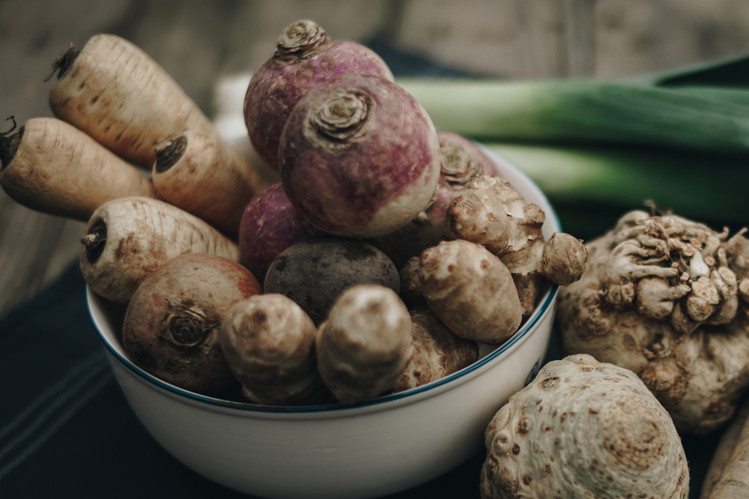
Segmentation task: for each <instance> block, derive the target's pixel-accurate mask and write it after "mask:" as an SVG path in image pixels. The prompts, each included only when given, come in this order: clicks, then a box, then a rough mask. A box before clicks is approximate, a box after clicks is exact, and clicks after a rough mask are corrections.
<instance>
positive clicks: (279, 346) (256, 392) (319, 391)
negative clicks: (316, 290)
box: [219, 293, 327, 405]
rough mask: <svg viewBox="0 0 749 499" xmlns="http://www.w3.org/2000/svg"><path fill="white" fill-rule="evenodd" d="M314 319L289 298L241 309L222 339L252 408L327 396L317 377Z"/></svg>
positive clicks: (260, 299) (257, 300) (251, 302)
mask: <svg viewBox="0 0 749 499" xmlns="http://www.w3.org/2000/svg"><path fill="white" fill-rule="evenodd" d="M316 331H317V329H316V328H315V324H314V323H313V322H312V319H310V317H309V316H308V315H307V314H306V313H305V312H304V310H302V309H301V307H299V305H297V304H296V303H295V302H294V301H292V300H291V299H290V298H287V297H286V296H284V295H281V294H276V293H269V294H263V295H255V296H251V297H250V298H248V299H246V300H242V301H240V302H238V303H236V304H235V305H234V306H233V307H232V308H231V310H229V312H228V313H227V315H226V316H225V317H224V318H223V320H222V324H221V328H220V330H219V339H220V340H221V346H222V348H223V351H224V356H225V357H226V360H227V362H228V363H229V367H230V368H231V370H232V372H233V373H234V375H235V376H236V377H237V379H239V382H240V383H241V384H242V393H243V394H244V396H245V397H246V398H247V399H249V400H251V401H252V402H255V403H258V404H266V405H297V404H306V403H316V402H320V401H322V400H323V398H324V395H325V394H326V393H327V392H326V390H325V389H324V386H323V384H322V381H321V380H320V377H319V375H318V373H317V361H316V356H315V350H314V345H315V334H316Z"/></svg>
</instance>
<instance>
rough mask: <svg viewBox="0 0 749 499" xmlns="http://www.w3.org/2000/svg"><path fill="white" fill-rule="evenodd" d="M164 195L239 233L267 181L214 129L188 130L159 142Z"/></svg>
mask: <svg viewBox="0 0 749 499" xmlns="http://www.w3.org/2000/svg"><path fill="white" fill-rule="evenodd" d="M151 179H152V181H153V185H154V189H155V190H156V193H157V194H158V196H159V198H161V199H164V200H166V201H169V202H170V203H172V204H173V205H175V206H179V207H180V208H182V209H184V210H185V211H188V212H190V213H192V214H193V215H196V216H198V217H200V218H202V219H203V220H205V221H206V222H208V223H210V224H211V225H213V226H214V227H216V228H218V229H220V230H222V231H223V232H225V233H227V234H229V235H231V236H235V237H236V235H237V234H238V232H239V221H240V219H241V218H242V213H243V212H244V209H245V207H246V206H247V203H248V202H249V201H250V199H252V197H253V196H254V195H255V193H257V192H258V191H260V190H262V189H263V187H265V182H264V181H263V180H262V178H261V177H260V175H259V174H258V173H257V171H255V170H254V169H253V168H248V166H247V162H246V161H244V160H243V159H242V158H241V157H240V156H239V155H238V154H236V153H235V152H234V150H232V149H227V148H226V147H223V146H222V143H221V142H220V141H219V140H218V137H217V136H216V135H214V134H205V133H199V132H195V131H192V130H185V131H183V132H181V133H178V134H176V135H174V136H172V137H168V138H166V139H164V140H162V141H160V142H158V143H157V144H156V162H155V163H154V165H153V170H152V173H151Z"/></svg>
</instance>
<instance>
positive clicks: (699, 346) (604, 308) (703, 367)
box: [557, 210, 749, 433]
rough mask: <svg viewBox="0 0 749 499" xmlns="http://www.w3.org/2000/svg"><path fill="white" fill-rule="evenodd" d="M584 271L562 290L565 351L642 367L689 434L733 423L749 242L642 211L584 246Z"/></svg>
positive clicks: (745, 376)
mask: <svg viewBox="0 0 749 499" xmlns="http://www.w3.org/2000/svg"><path fill="white" fill-rule="evenodd" d="M586 246H587V251H588V262H587V269H586V270H585V273H584V274H583V276H582V278H581V279H580V280H578V281H577V282H574V283H572V284H570V285H569V286H566V287H563V288H561V289H560V294H559V304H558V312H557V313H558V322H559V330H560V334H561V338H562V346H563V349H564V351H565V352H567V353H588V354H591V355H593V356H594V357H596V358H597V359H598V360H600V361H605V362H611V363H614V364H617V365H620V366H622V367H626V368H628V369H630V370H632V371H634V372H635V373H636V374H638V375H639V376H640V377H641V378H642V380H643V381H644V382H645V384H646V385H647V386H648V388H650V389H651V390H652V391H653V393H654V394H655V395H656V397H657V398H658V399H659V400H660V401H661V403H662V404H663V405H664V406H665V407H666V409H667V410H668V411H669V413H670V414H671V416H672V417H673V419H674V423H675V424H676V427H677V428H678V429H679V430H680V431H683V432H691V433H706V432H709V431H711V430H713V429H715V428H717V427H718V426H720V425H721V424H722V423H724V422H725V421H727V420H728V419H729V418H730V417H731V415H732V414H733V412H734V410H735V406H736V400H737V399H738V398H739V397H740V396H741V395H742V394H743V393H744V392H745V390H746V388H747V386H748V385H749V314H747V310H749V294H748V293H747V291H749V240H748V239H746V238H745V237H744V231H743V230H742V231H740V232H739V233H737V234H735V235H734V236H732V237H729V233H728V230H727V229H726V230H724V231H722V232H720V233H718V232H716V231H714V230H712V229H710V228H709V227H707V226H706V225H704V224H701V223H698V222H694V221H691V220H687V219H685V218H683V217H679V216H676V215H673V214H666V215H660V216H656V215H650V214H648V213H647V212H645V211H641V210H636V211H632V212H629V213H627V214H625V215H624V216H622V217H621V218H620V220H619V221H618V222H617V224H616V226H615V227H614V228H613V229H612V230H611V231H609V232H608V233H607V234H605V235H603V236H601V237H600V238H598V239H596V240H593V241H590V242H589V243H587V245H586Z"/></svg>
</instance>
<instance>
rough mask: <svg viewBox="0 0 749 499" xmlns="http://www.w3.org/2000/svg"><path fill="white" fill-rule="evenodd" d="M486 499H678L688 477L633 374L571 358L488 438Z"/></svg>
mask: <svg viewBox="0 0 749 499" xmlns="http://www.w3.org/2000/svg"><path fill="white" fill-rule="evenodd" d="M486 449H487V454H486V459H485V461H484V464H483V467H482V470H481V489H480V490H481V496H482V497H483V498H485V499H486V498H517V497H524V498H541V497H549V498H550V497H564V498H568V497H570V498H571V497H590V498H593V497H657V498H663V499H677V498H678V499H685V498H686V497H687V496H688V492H689V469H688V467H687V460H686V456H685V453H684V448H683V447H682V444H681V439H680V437H679V434H678V433H677V431H676V428H675V427H674V424H673V422H672V421H671V419H670V417H669V415H668V413H667V412H666V411H665V409H664V408H663V406H662V405H661V404H660V403H659V402H658V400H657V399H656V398H655V397H654V396H653V394H652V393H651V392H650V391H649V390H648V389H647V387H645V385H644V384H643V383H642V381H641V380H640V379H639V378H638V377H637V376H636V375H635V374H634V373H632V372H631V371H629V370H627V369H624V368H621V367H618V366H615V365H613V364H609V363H602V362H598V361H596V360H595V359H594V358H593V357H591V356H589V355H573V356H569V357H566V358H564V359H562V360H557V361H551V362H549V363H548V364H546V365H545V366H544V367H543V368H542V369H541V371H540V372H539V373H538V375H537V376H536V378H535V380H534V381H533V382H531V383H530V384H529V385H527V386H526V387H525V388H523V389H522V390H520V391H519V392H517V393H516V394H514V395H513V396H512V397H510V399H509V400H508V402H507V403H506V404H505V405H504V406H502V407H501V408H500V409H499V411H497V413H496V414H495V415H494V417H493V418H492V420H491V422H490V423H489V425H488V426H487V429H486Z"/></svg>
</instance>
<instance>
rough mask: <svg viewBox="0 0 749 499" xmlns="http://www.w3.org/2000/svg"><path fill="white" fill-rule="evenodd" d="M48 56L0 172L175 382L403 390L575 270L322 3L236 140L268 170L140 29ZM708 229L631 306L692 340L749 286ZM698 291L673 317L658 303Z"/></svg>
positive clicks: (496, 333)
mask: <svg viewBox="0 0 749 499" xmlns="http://www.w3.org/2000/svg"><path fill="white" fill-rule="evenodd" d="M111 61H115V62H114V63H112V62H111ZM55 68H56V71H57V81H56V82H55V83H54V87H53V88H52V89H51V91H50V95H49V102H50V106H51V109H52V111H53V113H54V115H55V116H56V118H52V119H41V118H40V119H32V120H29V121H27V122H26V124H25V126H23V127H21V128H20V129H18V131H17V132H16V131H15V130H14V129H13V127H11V130H10V131H8V132H6V133H3V134H1V135H0V159H1V160H2V170H0V185H2V187H3V188H4V189H5V190H6V191H7V192H8V193H9V194H10V195H11V196H12V197H13V198H14V199H16V200H17V201H18V202H19V203H22V204H24V205H26V206H28V207H29V208H31V209H35V210H38V211H44V212H46V213H51V214H54V215H59V216H65V217H73V218H79V219H82V220H87V221H88V224H87V227H86V231H85V233H84V234H83V236H82V239H81V243H82V248H81V256H80V269H81V272H82V274H83V277H84V278H85V280H86V283H87V285H88V286H89V288H90V289H91V290H92V291H93V292H95V293H96V294H98V295H99V296H101V297H102V298H104V299H106V300H109V301H111V302H116V303H119V304H120V305H121V307H122V308H123V310H124V312H125V314H124V323H123V329H122V344H123V347H124V350H125V352H126V353H127V355H128V356H129V357H130V358H131V360H132V361H133V362H135V363H136V364H137V365H139V366H140V367H141V368H143V369H144V370H146V371H148V372H150V373H151V374H153V375H154V376H157V377H159V378H161V379H162V380H164V381H165V382H168V383H172V384H174V385H177V386H179V387H181V388H184V389H187V390H191V391H195V392H199V393H204V394H209V395H213V396H217V395H218V396H221V397H225V398H227V399H232V400H234V401H245V402H248V403H253V404H260V405H275V406H289V405H307V404H320V403H325V404H327V403H330V404H344V405H351V404H357V403H360V402H365V401H367V400H369V399H371V398H374V397H378V396H384V395H388V394H392V393H396V392H403V391H407V390H410V389H413V388H416V387H421V386H423V385H426V384H429V383H432V382H435V381H437V380H440V379H444V378H445V377H448V376H451V375H453V374H455V373H456V372H459V371H461V370H462V369H464V368H466V367H468V366H470V365H471V364H473V363H474V362H476V361H477V360H478V359H479V358H480V356H481V355H482V354H481V353H480V352H482V351H483V352H486V351H490V350H491V349H492V348H496V347H497V346H499V345H501V344H503V343H504V342H506V341H507V340H508V339H509V338H511V337H512V336H513V335H514V334H515V333H516V332H517V331H518V329H519V328H520V326H521V325H522V323H523V321H525V320H527V319H528V317H529V316H530V315H531V313H532V311H533V310H534V309H535V307H536V306H537V304H538V302H539V300H540V298H541V296H542V295H543V293H544V292H546V291H547V290H549V289H550V288H551V287H552V286H556V285H560V286H568V285H573V284H574V283H575V282H576V281H577V280H578V279H580V277H581V275H583V273H584V272H585V271H586V259H587V256H588V252H587V250H586V248H585V246H584V245H583V244H582V242H581V241H579V240H578V239H576V238H575V237H573V236H571V235H569V234H563V233H559V234H554V235H553V236H552V237H550V238H549V239H548V240H546V239H545V237H544V234H543V233H542V227H543V224H544V221H545V217H546V214H545V213H544V212H543V211H542V210H541V209H540V208H539V207H538V206H536V205H535V204H532V203H528V202H527V201H526V200H525V199H524V197H523V196H522V195H521V194H520V192H519V191H517V190H516V189H515V187H514V186H512V185H511V184H510V182H509V181H507V180H506V179H503V178H502V177H501V176H500V175H499V171H500V170H499V168H498V166H497V165H496V164H495V163H494V161H493V160H492V159H491V158H490V157H489V156H487V155H486V153H485V152H484V151H483V149H482V148H480V147H478V146H477V145H476V144H475V143H473V142H471V141H469V140H468V139H466V138H465V137H461V136H459V135H456V134H454V133H451V132H449V131H442V130H439V131H438V130H436V129H435V127H434V124H433V123H432V120H431V118H430V116H429V115H428V114H427V113H426V111H425V109H424V108H423V107H422V106H421V104H420V103H419V102H417V101H416V99H414V97H413V96H411V95H410V94H409V93H408V92H406V91H405V90H404V89H403V88H402V87H401V86H399V85H398V84H397V83H396V82H395V81H394V80H393V76H392V73H391V72H390V69H389V68H388V67H387V66H386V65H385V63H384V62H383V61H382V59H380V58H379V56H377V54H374V53H372V52H371V51H370V50H369V49H366V48H365V47H362V46H361V45H358V44H356V43H353V42H347V41H337V40H333V39H331V38H330V37H329V36H328V35H327V34H326V33H325V31H324V30H323V29H322V28H321V27H320V26H319V25H317V24H316V23H314V22H312V21H308V20H301V21H298V22H295V23H292V24H291V25H289V26H288V27H287V28H286V29H285V30H284V31H283V32H282V33H281V36H280V37H279V42H278V46H277V50H276V52H275V53H274V54H273V56H272V57H271V58H269V60H268V61H267V62H266V63H265V64H263V66H262V67H260V68H258V70H257V72H256V73H255V74H254V75H253V77H252V78H251V80H250V81H249V82H248V88H247V92H246V95H245V100H244V116H245V121H246V124H247V134H248V141H249V142H251V143H252V145H253V146H254V147H255V148H256V150H257V152H258V153H259V155H260V156H261V157H263V158H264V159H265V161H267V163H268V165H266V166H270V167H271V168H272V169H275V170H277V171H276V172H275V173H277V174H278V178H280V181H278V182H276V183H273V184H271V185H266V184H265V183H264V180H263V178H262V176H261V175H260V174H259V173H258V172H259V171H258V170H256V169H255V168H254V166H253V165H252V164H249V163H247V161H246V160H245V159H244V158H242V157H240V156H239V155H238V153H237V152H236V151H234V150H233V149H230V148H229V147H228V145H227V144H226V142H225V141H224V139H223V138H222V137H220V136H219V135H218V134H217V132H216V130H215V129H214V128H213V126H212V124H211V122H210V121H209V120H208V118H206V116H205V115H204V114H203V113H202V111H201V110H200V109H198V108H197V106H196V105H195V103H194V102H193V101H192V100H190V98H189V97H187V96H186V95H185V93H184V92H183V91H182V90H181V89H180V88H179V86H178V85H177V84H176V82H174V81H173V80H172V79H171V78H170V77H169V76H168V75H166V74H165V73H164V71H163V69H161V68H160V67H159V66H158V64H157V63H156V62H155V61H154V60H152V59H151V58H150V57H149V56H148V55H146V54H145V53H143V52H142V51H141V50H140V49H138V48H137V47H135V46H134V45H132V44H131V43H130V42H128V41H126V40H123V39H121V38H118V37H116V36H113V35H108V34H100V35H96V36H94V37H92V38H91V39H90V40H89V42H88V43H87V44H86V45H85V46H84V47H83V49H81V50H80V51H79V50H77V49H75V48H73V47H71V48H70V49H68V50H66V51H65V52H64V53H63V54H62V55H61V57H60V59H59V60H58V61H57V62H56V64H55ZM629 229H630V232H632V234H633V237H636V236H639V235H640V234H639V233H636V232H637V231H636V230H633V229H632V227H629ZM643 237H645V236H643ZM715 241H718V242H717V243H716V242H715ZM720 241H722V240H721V239H720V237H718V238H717V239H715V238H710V237H707V239H705V244H706V245H709V246H710V248H711V252H710V258H711V259H708V258H704V259H702V260H697V259H695V258H696V257H693V258H692V263H691V267H690V269H692V270H694V271H695V272H697V273H700V278H699V279H695V280H694V282H692V281H689V282H687V281H685V282H681V281H679V282H673V283H671V284H670V285H668V286H665V287H664V285H663V283H664V282H666V281H668V280H674V279H677V280H678V278H677V276H676V275H674V274H673V273H674V272H675V271H674V270H659V271H658V272H656V273H655V278H651V279H649V280H648V279H643V282H642V284H641V285H640V289H639V293H638V295H637V296H638V297H639V298H638V300H639V301H638V302H637V303H638V304H639V305H638V307H639V309H640V310H642V311H646V312H647V313H649V314H651V315H656V316H660V315H664V314H665V313H664V310H667V311H668V313H671V311H672V308H673V313H672V321H671V323H673V324H677V323H678V327H679V328H680V329H679V331H680V332H681V333H682V334H694V333H693V328H692V326H693V325H694V324H697V323H701V322H705V321H708V322H709V323H710V324H713V325H718V324H719V325H726V324H729V323H732V322H731V321H732V319H733V316H734V315H736V310H737V300H738V298H735V296H740V297H741V299H742V300H744V301H746V300H747V299H748V297H749V284H747V283H746V282H743V281H742V280H741V279H743V277H742V276H744V274H741V276H738V274H732V273H731V271H730V270H727V265H729V263H731V264H735V265H739V263H737V260H736V261H734V260H731V258H732V257H731V256H730V255H734V254H736V252H735V251H734V249H735V248H733V247H731V248H732V249H731V248H729V246H731V245H733V246H736V247H738V246H740V245H739V244H738V243H735V242H726V243H725V244H723V243H722V242H720ZM731 241H734V240H731ZM644 244H645V247H646V248H647V249H645V250H642V251H649V250H650V248H651V247H650V246H649V244H650V239H647V240H646V242H645V243H644ZM682 244H685V243H682ZM716 244H717V246H716ZM721 244H722V245H723V246H725V247H726V249H725V250H722V249H719V247H722V246H721ZM713 246H714V247H713ZM642 251H640V252H639V253H638V251H632V252H623V253H621V254H619V257H618V260H617V261H618V262H623V263H625V264H626V263H627V258H629V257H630V256H631V255H633V254H638V255H639V254H640V253H642ZM742 251H744V254H746V251H745V250H743V249H742ZM685 254H686V253H685ZM705 256H706V257H707V256H708V255H707V254H706V255H705ZM742 258H744V259H745V260H742V262H744V263H741V264H740V265H744V267H743V268H744V270H746V268H749V263H746V262H747V261H749V255H745V256H744V257H742ZM652 261H653V260H652V257H648V262H649V263H647V264H646V267H645V268H648V269H650V268H653V263H652ZM735 265H734V266H735ZM729 266H730V265H729ZM625 267H626V265H625ZM626 268H632V267H626ZM634 269H635V271H634V274H633V275H637V276H639V277H640V278H641V277H645V276H646V274H647V273H645V274H643V273H642V272H641V271H639V270H640V267H634ZM745 273H746V272H745ZM732 276H733V277H732ZM737 276H738V277H737ZM658 279H660V280H658ZM732 279H733V280H732ZM744 280H745V279H744ZM670 282H671V281H669V283H670ZM621 284H622V285H621V286H619V287H618V288H617V287H616V286H613V287H612V288H611V292H612V293H614V292H619V293H620V295H621V296H622V297H624V296H625V295H626V294H627V292H628V290H629V289H630V288H628V287H627V285H625V284H626V283H621ZM687 287H689V289H688V290H687ZM648 293H649V295H648ZM688 294H690V295H691V298H687V299H686V301H685V308H683V310H682V309H681V308H679V310H680V311H681V312H682V313H681V315H679V316H678V317H677V315H675V314H677V312H676V308H675V307H672V308H669V305H668V303H666V302H667V301H668V299H672V298H673V297H676V296H677V295H678V297H679V298H682V297H686V295H688ZM646 296H654V297H658V298H657V300H656V301H657V303H656V301H653V302H651V301H649V300H643V297H646ZM664 297H672V298H664ZM686 302H688V303H686ZM665 315H668V314H665ZM665 315H664V316H665ZM742 317H743V316H742ZM480 347H482V348H480ZM670 347H671V346H670V345H665V346H664V348H670ZM716 348H718V347H716ZM664 365H665V364H664ZM663 369H665V367H664V368H663ZM659 386H660V385H659ZM658 424H660V422H659V423H658ZM664 428H665V429H667V428H666V427H665V426H664ZM664 445H665V444H664ZM502 476H504V475H502ZM513 480H514V478H513ZM521 480H522V481H524V480H525V475H523V476H522V477H521ZM513 483H514V482H513Z"/></svg>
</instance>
